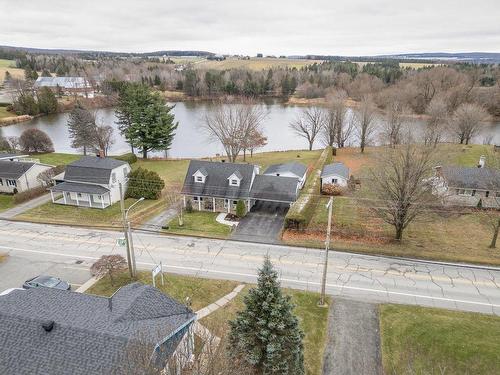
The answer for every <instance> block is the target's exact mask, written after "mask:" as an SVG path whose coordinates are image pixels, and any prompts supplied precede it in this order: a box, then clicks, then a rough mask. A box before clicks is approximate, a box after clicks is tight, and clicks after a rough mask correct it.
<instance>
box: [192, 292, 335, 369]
mask: <svg viewBox="0 0 500 375" xmlns="http://www.w3.org/2000/svg"><path fill="white" fill-rule="evenodd" d="M251 287H252V286H251V285H247V286H246V287H245V289H243V290H242V291H241V292H240V294H238V296H236V298H235V299H234V300H232V301H231V302H230V303H228V304H227V305H225V306H224V307H222V308H220V309H218V310H217V311H215V312H213V313H212V314H210V315H208V316H207V317H206V318H204V319H202V320H201V323H202V324H205V325H206V326H207V327H211V326H216V327H217V326H218V323H219V322H220V321H229V320H232V319H234V318H235V317H236V313H237V312H238V311H241V310H243V309H244V308H245V304H244V302H243V299H244V297H245V295H246V294H247V293H248V291H249V289H250V288H251ZM283 292H284V293H286V294H288V295H290V296H291V298H292V302H293V304H294V305H295V314H296V315H297V318H298V319H299V323H300V327H301V328H302V331H303V332H304V333H305V337H304V365H305V368H306V374H308V375H320V374H321V373H322V368H323V354H324V350H325V344H326V335H327V324H328V308H324V307H318V301H319V294H318V293H313V292H305V291H299V290H293V289H283ZM328 302H329V303H330V302H331V301H330V300H328ZM227 328H228V329H229V326H227Z"/></svg>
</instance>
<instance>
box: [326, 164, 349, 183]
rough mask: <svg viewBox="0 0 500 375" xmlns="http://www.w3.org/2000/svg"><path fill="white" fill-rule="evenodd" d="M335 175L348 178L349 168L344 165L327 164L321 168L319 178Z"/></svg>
mask: <svg viewBox="0 0 500 375" xmlns="http://www.w3.org/2000/svg"><path fill="white" fill-rule="evenodd" d="M331 175H337V176H341V177H344V178H346V179H348V178H349V168H347V166H346V165H345V164H344V163H332V164H327V165H325V166H324V167H323V170H322V171H321V177H322V178H323V177H326V176H331Z"/></svg>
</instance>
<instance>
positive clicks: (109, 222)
mask: <svg viewBox="0 0 500 375" xmlns="http://www.w3.org/2000/svg"><path fill="white" fill-rule="evenodd" d="M135 201H136V200H135V199H132V198H129V199H126V200H125V207H129V206H131V205H132V204H133V203H134V202H135ZM161 204H163V202H161V201H155V200H146V201H144V202H141V203H139V204H138V205H137V206H135V207H134V209H133V210H131V211H130V215H129V218H130V221H131V222H132V223H133V224H137V223H141V222H143V221H144V220H146V219H147V218H149V217H150V216H151V215H152V214H154V213H155V212H156V210H157V208H158V206H159V205H161ZM16 219H19V220H26V221H33V222H39V223H56V224H62V223H64V224H74V225H91V226H104V227H109V226H112V227H120V226H121V225H122V222H121V211H120V203H119V202H118V203H115V204H113V205H111V206H109V207H107V208H105V209H99V208H88V207H76V206H65V205H62V204H54V203H52V202H49V203H45V204H42V205H40V206H38V207H35V208H33V209H31V210H29V211H27V212H25V213H23V214H20V215H18V216H16Z"/></svg>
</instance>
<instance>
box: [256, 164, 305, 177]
mask: <svg viewBox="0 0 500 375" xmlns="http://www.w3.org/2000/svg"><path fill="white" fill-rule="evenodd" d="M306 171H307V167H306V166H305V165H304V164H301V163H296V162H290V163H284V164H272V165H270V166H269V167H267V169H266V170H265V171H264V174H267V175H271V174H272V175H275V174H277V173H279V174H282V173H286V172H289V173H293V174H294V175H295V176H297V177H299V178H301V177H302V176H304V174H305V173H306Z"/></svg>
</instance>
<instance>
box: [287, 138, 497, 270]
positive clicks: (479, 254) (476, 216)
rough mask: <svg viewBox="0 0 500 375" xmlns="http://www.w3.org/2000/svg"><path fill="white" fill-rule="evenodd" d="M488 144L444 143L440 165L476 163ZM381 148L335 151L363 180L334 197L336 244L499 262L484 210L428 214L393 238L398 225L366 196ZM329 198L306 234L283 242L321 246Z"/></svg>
mask: <svg viewBox="0 0 500 375" xmlns="http://www.w3.org/2000/svg"><path fill="white" fill-rule="evenodd" d="M490 147H491V146H482V145H472V146H460V145H451V144H446V145H441V146H440V147H439V149H438V151H437V158H436V160H437V161H436V163H438V162H439V163H440V164H443V165H446V164H456V165H462V166H471V167H473V166H475V165H476V163H477V161H478V160H479V157H480V156H481V155H482V154H485V153H487V152H488V150H489V148H490ZM380 152H381V149H380V148H375V147H371V148H368V149H367V150H366V152H365V154H360V153H359V151H358V150H357V149H343V150H338V152H337V156H336V157H335V161H342V162H344V163H345V164H347V166H349V168H350V169H351V173H352V174H353V175H354V176H356V177H359V178H361V189H360V190H359V191H356V192H354V193H351V194H349V195H348V196H346V197H336V198H335V199H334V209H333V232H332V236H333V237H332V246H333V247H335V248H337V249H345V250H350V251H356V252H367V253H373V254H386V255H396V256H405V257H415V258H426V259H434V260H446V261H452V262H471V263H484V264H496V265H500V252H498V250H495V249H490V248H488V245H489V243H490V240H491V236H492V232H491V229H490V226H489V225H488V223H487V222H486V221H485V220H484V213H483V212H478V211H474V210H468V211H464V210H462V209H459V208H451V209H444V208H443V209H442V210H438V211H433V212H428V213H426V215H423V216H421V217H419V218H417V219H416V220H415V221H414V222H412V223H411V224H410V225H409V227H408V228H407V230H406V231H405V234H404V238H403V242H402V243H397V242H394V241H392V239H393V236H394V228H393V227H392V226H389V225H388V224H385V223H384V222H383V221H382V220H381V219H379V218H378V217H377V216H376V215H375V214H374V213H373V212H372V211H371V210H370V209H369V208H368V205H367V204H366V203H365V201H364V200H362V199H363V198H370V197H371V195H372V190H371V189H370V186H369V183H366V181H365V182H363V181H364V180H363V179H364V177H366V176H367V174H368V169H369V168H370V167H374V166H375V162H376V158H377V155H378V154H379V153H380ZM358 198H361V200H360V199H358ZM327 200H328V197H323V198H321V199H320V202H319V203H318V209H316V211H315V213H314V216H313V218H312V220H311V222H310V224H309V227H308V231H307V233H305V234H304V233H292V232H285V235H284V240H285V242H287V243H289V244H297V245H298V244H300V245H304V246H314V247H322V246H323V241H324V239H325V231H326V225H327V219H328V218H327V210H326V208H324V205H325V204H326V202H327Z"/></svg>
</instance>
